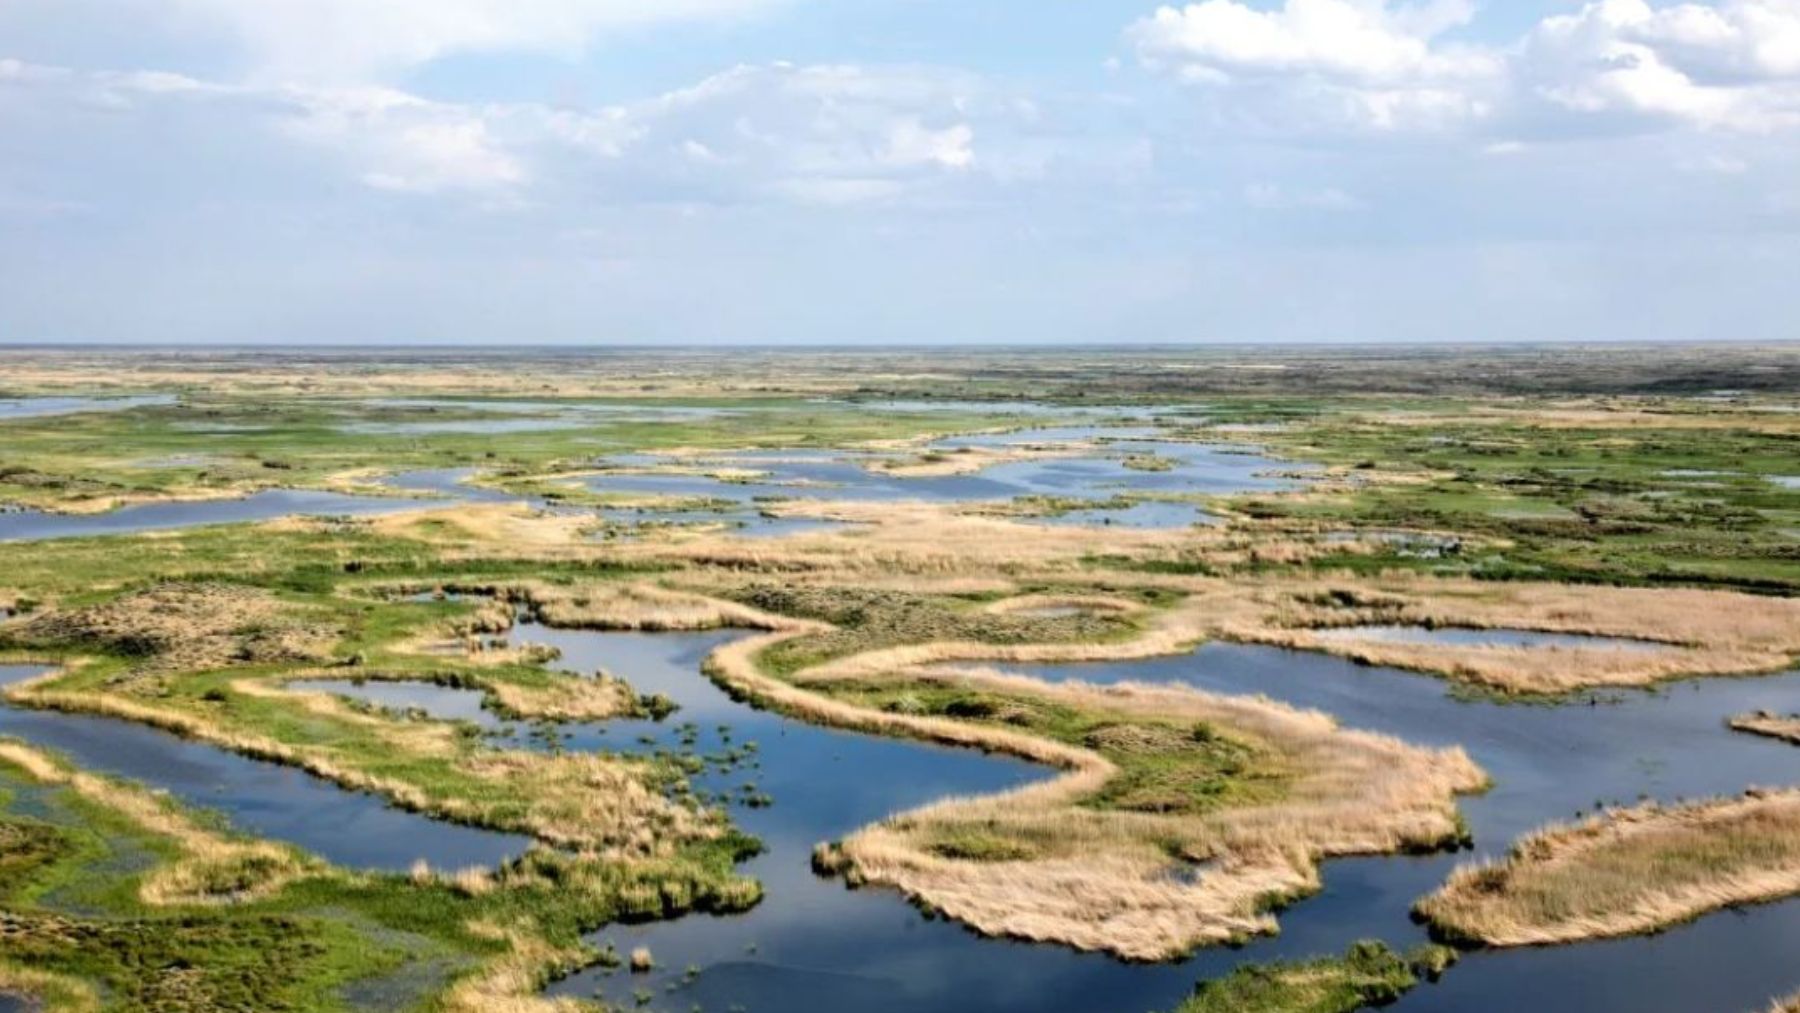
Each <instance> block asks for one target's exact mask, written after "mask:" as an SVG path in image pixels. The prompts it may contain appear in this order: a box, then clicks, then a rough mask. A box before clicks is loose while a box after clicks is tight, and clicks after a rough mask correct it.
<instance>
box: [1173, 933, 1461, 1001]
mask: <svg viewBox="0 0 1800 1013" xmlns="http://www.w3.org/2000/svg"><path fill="white" fill-rule="evenodd" d="M1451 959H1453V954H1452V953H1451V951H1449V950H1446V949H1444V948H1442V947H1424V948H1422V949H1420V950H1418V951H1416V952H1414V953H1412V954H1408V955H1405V956H1402V955H1400V954H1397V953H1395V952H1394V951H1392V950H1390V949H1389V948H1388V947H1387V946H1386V945H1385V944H1382V943H1377V942H1362V943H1357V944H1356V945H1354V946H1352V947H1351V948H1350V950H1349V952H1348V953H1346V954H1344V955H1343V956H1342V957H1328V958H1323V959H1320V960H1308V961H1304V962H1297V963H1282V964H1253V965H1249V966H1246V967H1240V968H1238V969H1237V970H1235V971H1233V972H1232V973H1231V974H1229V975H1227V976H1226V977H1224V978H1220V979H1218V980H1216V981H1209V982H1205V983H1203V984H1201V985H1200V986H1199V987H1198V988H1196V989H1195V990H1194V994H1193V995H1192V996H1190V997H1188V999H1187V1000H1186V1001H1184V1002H1183V1003H1182V1004H1181V1005H1180V1006H1178V1007H1176V1011H1175V1013H1355V1011H1357V1010H1360V1009H1365V1008H1367V1007H1370V1006H1385V1005H1387V1004H1388V1003H1391V1002H1394V1001H1396V1000H1398V999H1399V998H1400V997H1401V996H1403V995H1405V994H1406V993H1407V992H1410V991H1411V990H1412V989H1413V988H1414V987H1416V986H1417V985H1418V984H1419V981H1420V980H1421V979H1435V978H1436V977H1437V976H1438V974H1440V973H1441V972H1442V971H1443V969H1444V967H1445V966H1447V963H1448V962H1449V960H1451Z"/></svg>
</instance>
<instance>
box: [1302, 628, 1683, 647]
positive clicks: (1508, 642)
mask: <svg viewBox="0 0 1800 1013" xmlns="http://www.w3.org/2000/svg"><path fill="white" fill-rule="evenodd" d="M1319 637H1320V638H1321V639H1324V640H1365V641H1373V642H1375V643H1384V644H1436V645H1439V646H1445V647H1534V648H1538V647H1552V648H1562V649H1581V650H1606V651H1664V650H1668V649H1669V646H1670V645H1668V644H1665V643H1660V642H1658V641H1655V640H1638V639H1634V638H1631V637H1602V636H1592V635H1589V634H1585V633H1549V632H1546V631H1543V630H1510V629H1491V630H1488V629H1473V628H1464V627H1459V626H1434V627H1426V626H1341V627H1336V628H1333V629H1329V630H1321V631H1319Z"/></svg>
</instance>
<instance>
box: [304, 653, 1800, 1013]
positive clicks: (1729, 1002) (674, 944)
mask: <svg viewBox="0 0 1800 1013" xmlns="http://www.w3.org/2000/svg"><path fill="white" fill-rule="evenodd" d="M513 636H514V638H515V639H516V640H519V641H529V642H535V643H547V644H552V645H554V646H556V647H558V648H559V649H560V650H561V651H562V652H563V661H562V664H563V665H565V666H567V667H569V668H572V669H574V670H577V671H588V670H591V669H593V668H599V667H604V668H606V669H608V670H609V671H612V672H614V673H615V674H619V675H622V676H624V677H626V678H627V679H629V680H630V681H631V682H632V683H633V684H635V685H637V686H638V687H639V688H640V689H641V690H642V691H644V692H661V693H665V694H667V695H669V696H670V697H672V698H674V699H675V700H677V701H678V702H679V703H680V704H681V705H682V709H681V710H680V711H679V712H677V714H676V715H675V716H674V717H673V718H671V719H669V720H668V721H665V722H663V723H660V724H656V723H649V722H615V723H611V724H608V725H605V726H598V727H596V726H577V727H573V728H570V729H568V731H567V737H566V739H565V741H564V745H565V746H566V747H568V748H576V749H608V750H623V751H637V750H644V749H667V750H671V751H673V750H677V749H679V748H680V747H681V745H682V743H683V735H684V726H686V725H689V723H692V725H693V726H697V727H689V728H688V729H687V730H686V731H685V734H686V735H688V736H691V737H692V738H691V740H690V741H691V742H692V748H693V749H694V750H697V751H698V752H699V753H701V754H708V753H711V754H715V755H716V754H719V753H722V752H724V751H726V750H730V749H733V748H741V747H742V745H743V743H745V742H746V741H754V742H755V743H756V744H757V746H756V751H755V752H754V753H753V754H751V755H753V756H754V762H755V763H756V764H757V766H756V767H754V768H748V767H744V766H737V767H734V768H732V769H731V770H730V771H729V772H720V771H719V770H718V769H716V768H715V769H712V770H709V772H708V773H707V774H704V775H702V776H701V777H699V778H698V779H697V783H698V784H699V785H700V786H701V787H703V788H706V789H710V790H713V791H715V792H717V793H719V794H720V795H721V796H728V797H731V798H734V799H738V800H739V801H740V803H741V801H742V797H743V795H742V792H741V789H742V788H743V787H744V786H745V784H747V783H753V784H754V788H755V790H756V791H757V792H766V793H768V794H769V795H772V796H773V798H774V805H773V806H771V807H768V808H752V807H748V806H744V805H742V804H739V805H737V806H735V807H734V816H735V817H736V818H737V820H738V822H739V823H740V824H741V825H742V826H744V827H745V828H746V829H747V830H749V831H751V832H752V833H755V834H757V835H759V836H760V837H762V838H763V839H764V840H765V841H766V842H767V843H768V845H769V850H768V851H767V852H766V853H765V854H763V855H761V856H759V857H758V858H756V859H754V860H753V861H751V862H750V863H748V864H747V865H746V866H745V871H746V872H747V873H749V874H751V875H755V876H757V877H758V878H760V879H761V880H762V881H763V882H764V883H765V885H766V886H767V888H768V896H767V899H766V900H765V901H764V902H763V903H762V904H761V905H759V906H758V907H757V908H756V909H754V910H753V911H751V912H749V913H746V914H740V915H734V916H724V917H721V916H690V917H687V918H683V919H679V920H676V921H671V922H662V923H652V924H648V925H638V926H621V927H615V928H611V929H609V930H607V931H604V932H602V933H599V934H598V935H597V936H596V937H595V938H596V942H601V941H604V942H610V943H612V944H614V945H615V946H616V947H618V948H619V949H620V950H621V951H623V950H625V949H629V948H632V947H636V946H647V947H649V948H650V949H651V950H652V952H653V953H654V954H655V956H656V959H657V963H658V967H659V970H658V971H656V972H654V973H652V974H649V975H626V974H624V973H623V972H619V973H608V972H606V971H604V970H602V969H593V970H590V971H587V972H583V973H581V974H578V975H576V976H575V977H573V978H570V979H568V980H566V981H563V982H561V983H559V984H558V985H556V986H555V988H554V990H553V991H555V992H557V993H559V994H582V995H586V994H593V993H596V992H598V993H600V994H603V995H606V996H608V997H609V998H612V999H614V1000H616V1001H625V1000H627V999H629V997H630V996H631V993H632V992H633V991H634V990H636V989H638V988H640V987H642V988H648V989H650V990H651V991H653V992H655V993H658V994H664V993H667V1003H672V1004H673V1005H672V1006H668V1008H685V1007H687V1006H689V1005H690V1004H692V1003H699V1004H701V1005H702V1006H703V1007H704V1008H707V1009H714V1008H729V1007H731V1006H734V1005H735V1006H740V1007H743V1008H745V1009H749V1010H793V1011H800V1013H812V1011H818V1013H824V1011H827V1010H844V1009H856V1010H869V1011H877V1013H903V1011H905V1013H922V1011H928V1010H929V1011H949V1013H964V1011H966V1013H977V1011H987V1013H1014V1011H1017V1013H1025V1011H1045V1010H1049V1011H1066V1013H1088V1011H1092V1010H1097V1009H1123V1010H1150V1009H1164V1008H1169V1007H1171V1006H1173V1005H1174V1004H1175V1003H1176V1002H1178V1001H1179V999H1180V997H1181V996H1182V995H1183V994H1185V992H1186V991H1187V990H1188V989H1189V988H1191V987H1192V985H1193V984H1194V983H1195V982H1196V981H1198V980H1201V979H1204V978H1209V977H1213V976H1217V975H1220V974H1223V973H1225V972H1227V971H1228V970H1229V969H1230V968H1232V967H1234V966H1237V965H1239V964H1243V963H1258V962H1263V961H1268V960H1274V959H1282V958H1297V957H1306V956H1315V955H1319V954H1327V953H1336V952H1341V951H1342V950H1343V949H1344V948H1345V947H1346V946H1348V945H1349V944H1350V943H1351V942H1353V941H1355V940H1358V939H1365V938H1377V939H1384V940H1387V941H1389V942H1391V943H1393V944H1394V945H1396V946H1407V945H1411V944H1414V943H1417V942H1420V941H1423V940H1424V938H1425V934H1424V931H1423V930H1422V929H1421V928H1419V927H1418V926H1416V925H1414V924H1413V923H1412V921H1411V919H1410V917H1409V914H1408V912H1409V908H1410V906H1411V904H1412V902H1413V901H1414V900H1415V899H1416V898H1418V897H1419V896H1421V895H1423V894H1425V893H1428V892H1430V891H1431V890H1432V889H1434V888H1435V887H1436V886H1437V885H1438V884H1440V883H1441V882H1442V881H1443V879H1444V877H1445V876H1446V875H1447V874H1448V873H1449V871H1450V870H1451V869H1452V868H1454V866H1455V865H1457V864H1458V863H1460V862H1462V861H1466V860H1468V859H1469V857H1470V856H1469V855H1467V854H1461V855H1447V854H1445V855H1432V856H1424V857H1416V856H1391V857H1368V858H1356V859H1347V860H1339V861H1333V862H1329V863H1327V864H1326V866H1325V871H1324V879H1325V889H1324V891H1323V892H1322V893H1321V894H1319V895H1318V896H1316V897H1313V898H1310V899H1307V900H1305V901H1302V902H1300V903H1298V904H1296V905H1294V906H1293V907H1291V908H1289V909H1288V910H1287V911H1285V912H1283V913H1282V915H1281V923H1282V932H1281V934H1280V936H1278V937H1274V938H1269V939H1261V940H1256V941H1253V942H1252V943H1251V944H1250V945H1249V946H1247V947H1245V948H1244V949H1241V950H1207V951H1203V952H1201V953H1199V954H1197V955H1195V956H1194V957H1193V958H1191V959H1189V960H1187V961H1184V962H1181V963H1176V964H1166V965H1155V966H1144V965H1128V964H1124V963H1121V962H1119V961H1115V960H1112V959H1110V958H1108V957H1104V956H1099V955H1093V954H1080V953H1075V952H1072V951H1069V950H1066V949H1062V948H1059V947H1054V946H1033V945H1026V944H1022V943H1016V942H1009V941H1003V940H988V939H981V938H978V937H976V936H975V935H974V934H972V933H970V932H968V931H966V930H964V929H962V928H960V927H958V926H956V925H953V924H948V923H944V922H936V921H929V920H926V919H925V918H923V917H922V916H921V915H919V914H918V913H917V912H915V911H914V910H913V909H912V908H911V907H909V906H908V905H907V904H905V903H904V902H903V901H902V900H901V899H900V898H899V897H897V896H896V895H894V894H892V893H890V892H887V891H884V890H861V891H851V890H848V889H846V888H845V887H844V886H843V885H842V884H841V883H840V882H837V881H835V880H825V879H819V878H816V877H814V876H813V875H812V873H811V872H810V867H809V856H810V850H811V847H812V845H813V844H815V843H817V842H820V841H825V840H831V839H834V838H836V837H840V836H843V835H844V834H847V833H849V832H851V831H853V830H855V829H856V828H858V827H860V826H862V825H864V824H866V823H868V822H870V821H872V820H875V819H879V818H881V817H883V816H885V815H888V814H890V813H892V812H895V811H899V810H902V809H905V808H908V807H911V806H915V805H919V804H923V803H925V802H928V801H931V800H933V799H936V798H940V797H943V796H946V795H952V794H969V793H973V792H985V791H993V790H999V789H1002V788H1005V787H1009V786H1012V785H1016V784H1019V783H1023V782H1024V781H1026V780H1029V779H1031V778H1033V777H1037V776H1047V774H1046V773H1045V772H1042V771H1036V770H1034V769H1033V768H1029V767H1026V766H1024V765H1022V764H1019V763H1017V762H1014V761H1010V760H1006V759H1003V758H998V757H990V756H981V755H978V754H975V753H968V752H957V751H951V750H946V749H943V748H940V747H935V746H930V745H924V744H919V743H912V742H903V741H890V740H884V739H876V738H869V737H866V736H862V735H856V734H850V733H843V732H836V731H831V730H828V729H822V728H817V727H813V726H809V725H805V724H800V723H796V722H792V721H788V720H786V719H783V718H781V717H779V716H776V715H772V714H768V713H764V712H759V711H754V710H751V709H749V708H747V707H745V706H744V705H742V704H738V703H735V702H733V701H732V700H730V699H729V697H727V696H726V695H725V694H724V693H723V692H722V691H720V690H719V689H717V688H716V687H715V686H713V685H712V684H711V683H710V682H709V681H708V680H707V679H706V678H705V677H704V676H702V675H700V674H699V664H700V661H701V659H702V658H703V657H704V655H705V653H706V652H707V651H708V650H710V649H712V648H713V647H715V646H717V645H718V644H720V643H723V642H725V641H726V640H728V639H729V638H730V637H732V636H733V634H729V633H712V634H616V633H592V632H584V631H572V630H558V629H550V628H546V627H543V626H537V625H533V624H522V625H521V626H520V627H519V628H517V629H516V630H515V631H514V634H513ZM1020 670H1021V671H1026V672H1029V673H1031V674H1035V675H1038V676H1040V677H1043V678H1048V679H1081V680H1084V681H1091V682H1099V683H1105V682H1116V681H1128V680H1129V681H1153V682H1182V683H1188V684H1192V685H1196V686H1200V687H1203V688H1206V689H1210V690H1214V691H1218V692H1228V693H1263V694H1267V695H1269V696H1271V697H1274V698H1276V699H1282V700H1287V701H1289V702H1292V703H1295V704H1297V705H1300V706H1306V707H1314V708H1319V709H1323V710H1326V711H1329V712H1331V713H1334V714H1337V715H1339V716H1340V718H1341V719H1342V720H1343V722H1344V723H1345V724H1346V725H1348V726H1352V727H1359V728H1369V729H1373V730H1378V731H1384V732H1389V733H1392V734H1396V735H1400V736H1402V737H1405V738H1407V739H1408V740H1410V741H1413V742H1417V743H1420V744H1427V745H1453V744H1460V745H1463V746H1465V747H1466V748H1467V749H1468V750H1469V751H1470V753H1471V754H1472V755H1473V756H1474V757H1475V758H1476V759H1477V761H1478V762H1480V763H1481V764H1482V765H1483V766H1484V767H1485V768H1486V769H1487V770H1488V771H1489V773H1490V774H1492V775H1493V777H1494V779H1495V787H1494V788H1493V790H1492V791H1490V792H1488V793H1486V794H1484V795H1482V796H1478V797H1472V798H1467V799H1464V800H1463V803H1462V804H1463V810H1464V812H1465V814H1466V815H1467V817H1468V819H1469V822H1470V825H1471V827H1472V829H1473V831H1474V834H1475V838H1476V845H1477V851H1478V852H1479V853H1481V854H1484V855H1486V854H1494V853H1498V852H1500V851H1503V850H1504V849H1505V848H1506V846H1507V845H1508V844H1510V842H1511V841H1512V840H1513V839H1515V838H1516V837H1517V836H1519V835H1520V834H1523V833H1525V832H1528V831H1530V830H1531V829H1534V828H1535V827H1537V826H1540V825H1542V824H1543V823H1545V822H1548V821H1550V820H1555V819H1562V818H1567V817H1570V816H1573V815H1575V814H1576V813H1577V812H1580V811H1583V810H1591V809H1592V807H1593V806H1594V805H1595V804H1596V803H1600V802H1630V801H1634V800H1635V799H1637V798H1638V797H1639V796H1640V795H1642V796H1647V797H1654V798H1660V799H1666V800H1675V799H1680V798H1694V797H1700V796H1705V795H1713V794H1729V793H1735V792H1737V791H1739V790H1741V789H1742V788H1744V787H1746V786H1748V785H1753V784H1768V783H1785V782H1787V781H1791V780H1793V777H1794V774H1795V772H1796V771H1797V770H1800V753H1796V752H1794V751H1793V750H1792V747H1789V746H1786V745H1783V744H1781V743H1776V742H1771V741H1768V740H1763V739H1757V738H1753V737H1750V736H1745V735H1741V734H1736V733H1732V732H1730V731H1728V730H1727V729H1726V728H1725V727H1724V724H1723V722H1724V719H1725V717H1727V716H1729V715H1731V714H1735V713H1740V712H1743V711H1746V710H1754V709H1760V708H1767V709H1771V710H1781V711H1786V710H1792V709H1795V705H1796V703H1800V673H1797V674H1790V675H1782V676H1771V677H1764V678H1751V679H1717V680H1708V681H1699V682H1690V683H1682V684H1677V685H1674V686H1671V687H1668V688H1666V689H1665V690H1662V691H1659V692H1653V693H1652V692H1629V693H1623V694H1617V695H1613V696H1609V697H1607V698H1605V699H1595V700H1593V701H1592V702H1591V703H1590V702H1586V701H1584V702H1579V703H1572V704H1567V705H1563V706H1554V707H1552V706H1536V705H1516V704H1505V703H1498V702H1486V701H1470V700H1462V699H1458V698H1456V697H1455V696H1453V695H1452V694H1451V693H1450V692H1449V691H1448V689H1447V688H1446V686H1445V685H1444V684H1443V683H1441V682H1439V681H1437V680H1435V679H1431V678H1427V677H1422V676H1418V675H1413V674H1409V673H1404V672H1399V671H1395V670H1390V669H1382V668H1372V667H1365V666H1358V665H1355V664H1352V663H1349V662H1345V661H1342V660H1339V659H1335V658H1331V657H1328V656H1325V655H1318V654H1309V653H1303V652H1295V651H1286V650H1279V649H1274V648H1266V647H1254V646H1240V645H1233V644H1223V643H1214V644H1208V645H1205V646H1203V647H1201V648H1199V649H1197V650H1195V651H1194V652H1192V653H1190V654H1187V655H1182V656H1176V657H1168V658H1160V659H1153V660H1148V661H1138V662H1128V663H1103V664H1081V665H1057V666H1039V667H1035V668H1028V669H1020ZM330 688H331V689H333V690H335V691H338V692H344V693H346V694H349V695H357V696H362V697H363V698H365V699H371V700H374V701H376V702H381V703H385V704H388V705H390V706H418V707H422V708H424V709H426V710H427V711H430V712H432V713H435V714H439V715H441V716H444V717H462V718H465V719H470V718H473V719H476V720H478V721H480V722H482V723H484V724H486V725H488V726H489V727H490V729H493V730H495V731H499V732H504V731H505V726H504V724H503V723H500V722H497V721H496V720H495V719H493V718H492V717H491V716H486V715H484V714H483V713H482V712H481V711H480V710H479V698H478V696H477V695H476V694H474V693H472V692H469V691H458V690H446V689H441V688H436V687H418V686H407V685H403V684H402V685H394V684H386V685H381V684H375V683H369V684H365V685H363V686H361V687H357V686H351V685H348V684H338V685H334V686H331V687H330ZM721 727H723V728H725V729H728V731H726V732H725V733H724V734H721ZM518 741H523V740H522V739H521V740H518ZM1796 941H1800V903H1783V904H1774V905H1767V906H1761V907H1754V908H1749V909H1746V910H1744V911H1742V912H1727V913H1721V914H1715V915H1712V916H1709V917H1707V918H1704V919H1701V920H1699V921H1698V922H1695V923H1693V924H1690V925H1687V926H1683V927H1680V928H1677V929H1674V930H1672V931H1670V932H1668V933H1665V934H1663V935H1659V936H1653V937H1642V938H1634V939H1628V940H1621V941H1613V942H1601V943H1592V944H1585V945H1578V946H1570V947H1562V948H1555V949H1533V950H1518V951H1505V952H1488V953H1475V954H1471V955H1469V956H1468V957H1466V958H1465V960H1464V961H1463V963H1462V964H1461V965H1460V966H1458V967H1457V968H1456V969H1454V970H1453V971H1451V972H1450V974H1449V975H1448V976H1447V977H1446V978H1445V979H1444V981H1443V982H1442V983H1440V984H1437V985H1434V986H1430V987H1426V988H1422V989H1420V990H1419V991H1417V992H1415V993H1413V994H1412V995H1410V996H1409V997H1407V998H1406V999H1405V1000H1403V1002H1402V1004H1401V1008H1402V1009H1408V1010H1431V1011H1437V1010H1443V1011H1451V1010H1455V1011H1476V1013H1484V1011H1492V1013H1501V1011H1513V1010H1518V1009H1533V1010H1549V1011H1568V1013H1575V1011H1585V1010H1591V1009H1596V1008H1631V1009H1634V1010H1647V1011H1653V1013H1657V1011H1667V1013H1677V1011H1692V1010H1725V1011H1730V1010H1742V1011H1744V1013H1750V1011H1753V1010H1758V1009H1760V1008H1761V1006H1762V1004H1763V1003H1765V1002H1766V1000H1767V999H1768V998H1769V997H1771V996H1773V995H1775V994H1778V993H1780V992H1783V991H1785V990H1788V989H1791V988H1792V987H1793V986H1795V985H1800V965H1796V964H1795V963H1794V962H1793V960H1792V954H1793V948H1794V946H1795V945H1796ZM689 966H693V967H697V968H699V969H700V972H699V974H698V975H689V974H688V973H687V971H686V969H687V968H688V967H689Z"/></svg>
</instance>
